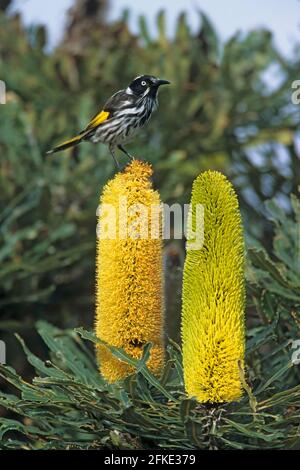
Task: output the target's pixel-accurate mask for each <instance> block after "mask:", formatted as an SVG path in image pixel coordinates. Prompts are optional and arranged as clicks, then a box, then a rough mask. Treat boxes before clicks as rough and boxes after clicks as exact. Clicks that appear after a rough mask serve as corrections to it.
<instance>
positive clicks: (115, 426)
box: [0, 321, 300, 449]
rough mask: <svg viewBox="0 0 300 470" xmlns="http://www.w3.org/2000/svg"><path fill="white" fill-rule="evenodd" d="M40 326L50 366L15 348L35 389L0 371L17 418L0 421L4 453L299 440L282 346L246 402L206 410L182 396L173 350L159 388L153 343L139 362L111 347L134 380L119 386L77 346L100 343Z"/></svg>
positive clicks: (297, 401) (299, 400)
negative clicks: (32, 373)
mask: <svg viewBox="0 0 300 470" xmlns="http://www.w3.org/2000/svg"><path fill="white" fill-rule="evenodd" d="M37 327H38V330H39V333H40V335H41V336H42V338H43V340H44V341H45V342H46V344H47V346H48V348H49V351H50V357H51V359H48V360H46V361H42V360H41V359H39V358H38V357H37V356H35V355H34V354H32V353H31V352H30V351H29V349H28V348H27V347H26V346H25V344H24V343H23V342H22V340H21V342H22V344H23V348H24V351H25V353H26V355H27V358H28V360H29V362H30V363H31V364H32V366H33V367H34V368H35V370H36V373H37V376H36V377H35V378H34V379H33V382H32V384H30V383H28V382H26V381H24V380H23V379H22V378H21V377H20V376H18V375H17V374H16V372H15V371H14V370H13V369H12V368H11V367H4V366H1V368H0V373H1V375H2V376H3V377H4V378H5V379H6V380H7V381H9V382H10V383H11V384H12V385H13V386H14V388H17V390H18V394H11V393H10V394H5V393H2V392H0V403H1V404H2V405H3V406H5V407H6V408H8V409H9V410H11V412H12V413H14V416H15V418H14V419H6V418H2V419H1V420H0V436H1V441H0V446H1V448H10V449H15V448H22V449H53V448H54V449H72V448H79V449H92V448H122V449H124V448H125V449H126V448H127V449H133V448H157V447H162V448H172V449H196V448H200V449H205V448H209V449H216V448H217V449H220V448H225V449H229V448H231V449H232V448H233V449H247V448H249V449H252V448H257V447H259V448H270V447H274V448H280V447H283V446H284V445H286V446H288V447H291V446H293V445H295V444H296V443H297V442H299V439H300V434H299V417H300V416H299V413H300V393H299V392H300V386H299V385H295V384H290V386H288V385H287V376H288V374H289V371H290V369H291V367H292V365H291V362H290V360H289V358H288V356H287V355H286V353H285V352H284V348H282V346H280V345H279V347H278V348H277V351H276V352H273V357H272V359H269V360H268V362H269V361H270V360H271V361H274V360H275V361H276V362H277V366H276V368H273V367H272V369H273V371H272V373H268V374H267V375H266V376H265V378H264V380H263V381H262V382H261V383H260V384H259V385H258V386H256V387H255V389H254V391H253V392H252V391H251V389H250V388H249V387H248V386H247V393H248V395H247V396H246V397H245V398H244V399H243V400H242V401H241V402H240V403H235V404H230V405H223V406H219V407H211V406H210V407H206V406H205V405H199V404H197V402H196V401H195V400H193V399H187V398H186V396H185V394H184V392H183V372H182V365H181V359H180V358H181V354H180V350H179V349H178V346H176V344H175V343H174V344H173V345H172V346H171V345H170V346H169V347H168V353H169V360H168V361H167V363H166V366H165V370H164V373H163V376H162V378H161V379H160V380H158V379H157V378H156V377H155V376H154V375H152V373H151V372H150V371H149V370H148V369H147V367H146V365H145V363H146V361H147V359H148V357H149V353H150V347H151V345H150V344H148V345H147V346H146V347H145V348H144V355H143V358H142V359H141V360H136V359H132V358H131V357H130V356H128V355H126V353H125V352H124V351H123V350H121V349H118V348H115V347H111V348H110V349H111V352H112V354H114V355H115V356H116V357H117V358H119V359H122V360H125V361H126V362H128V363H129V364H130V365H131V366H133V367H134V368H136V372H135V373H134V374H132V375H131V376H129V377H128V378H127V379H126V380H125V381H124V382H120V383H117V384H114V385H108V384H107V383H106V382H105V381H104V380H103V379H102V378H101V376H100V375H99V373H98V370H97V367H96V364H95V362H94V358H93V354H91V353H90V351H89V350H88V349H87V347H86V343H85V342H83V341H82V340H81V339H80V338H79V336H81V337H83V338H86V339H88V340H90V341H92V342H94V343H96V342H99V340H97V339H96V337H95V336H94V335H93V334H91V333H88V332H86V331H85V330H82V329H79V330H78V333H79V336H78V334H76V333H75V332H74V331H72V330H65V331H62V330H59V329H58V328H55V327H53V326H51V325H50V324H47V323H46V322H42V321H40V322H39V323H38V325H37ZM251 334H252V332H251V330H250V335H251ZM265 338H266V331H264V332H263V333H261V334H256V335H255V337H254V342H253V341H252V344H251V348H250V350H249V354H251V350H253V349H257V348H259V346H260V345H261V344H262V342H263V341H264V339H265ZM261 360H265V358H264V357H263V356H262V357H261ZM243 380H244V379H243ZM245 386H246V384H245Z"/></svg>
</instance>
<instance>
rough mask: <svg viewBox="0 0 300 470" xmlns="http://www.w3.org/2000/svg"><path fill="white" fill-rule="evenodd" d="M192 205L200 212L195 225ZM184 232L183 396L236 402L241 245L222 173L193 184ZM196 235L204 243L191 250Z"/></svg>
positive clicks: (233, 199)
mask: <svg viewBox="0 0 300 470" xmlns="http://www.w3.org/2000/svg"><path fill="white" fill-rule="evenodd" d="M197 205H202V207H203V209H204V214H203V215H204V217H201V223H200V225H199V220H198V223H197V220H196V208H197ZM198 207H201V206H198ZM188 227H189V230H190V233H188V237H187V238H188V242H187V256H186V261H185V265H184V275H183V293H182V300H183V305H182V348H183V368H184V381H185V388H186V392H187V394H188V396H189V397H196V399H197V400H198V401H199V402H209V403H220V402H231V401H236V400H239V399H240V398H241V396H242V384H241V380H240V373H241V369H243V367H244V349H245V332H244V303H245V286H244V239H243V230H242V224H241V216H240V212H239V206H238V200H237V196H236V194H235V191H234V189H233V187H232V185H231V183H230V182H229V181H228V180H227V179H226V177H225V176H224V175H222V174H221V173H219V172H217V171H206V172H204V173H202V174H201V175H199V176H198V178H196V180H195V181H194V184H193V190H192V199H191V207H190V214H189V225H188ZM197 232H198V235H199V236H198V239H199V240H201V239H202V240H201V241H202V242H203V243H202V244H201V246H197V245H195V247H193V244H192V243H191V241H193V238H195V236H196V235H197ZM201 232H202V234H203V238H202V235H201Z"/></svg>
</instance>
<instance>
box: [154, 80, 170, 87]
mask: <svg viewBox="0 0 300 470" xmlns="http://www.w3.org/2000/svg"><path fill="white" fill-rule="evenodd" d="M169 84H170V82H168V80H160V79H157V80H156V83H155V86H160V85H169Z"/></svg>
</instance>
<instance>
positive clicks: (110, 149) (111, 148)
mask: <svg viewBox="0 0 300 470" xmlns="http://www.w3.org/2000/svg"><path fill="white" fill-rule="evenodd" d="M109 151H110V153H111V156H112V157H113V159H114V162H115V165H116V167H117V169H118V171H120V169H121V168H120V165H119V163H118V160H117V159H116V156H115V152H114V147H113V146H112V145H110V146H109Z"/></svg>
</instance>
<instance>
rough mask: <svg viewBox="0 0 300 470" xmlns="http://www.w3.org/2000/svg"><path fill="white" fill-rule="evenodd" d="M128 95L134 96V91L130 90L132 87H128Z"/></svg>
mask: <svg viewBox="0 0 300 470" xmlns="http://www.w3.org/2000/svg"><path fill="white" fill-rule="evenodd" d="M126 93H127V95H133V91H132V89H131V88H130V86H128V87H127V88H126Z"/></svg>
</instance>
